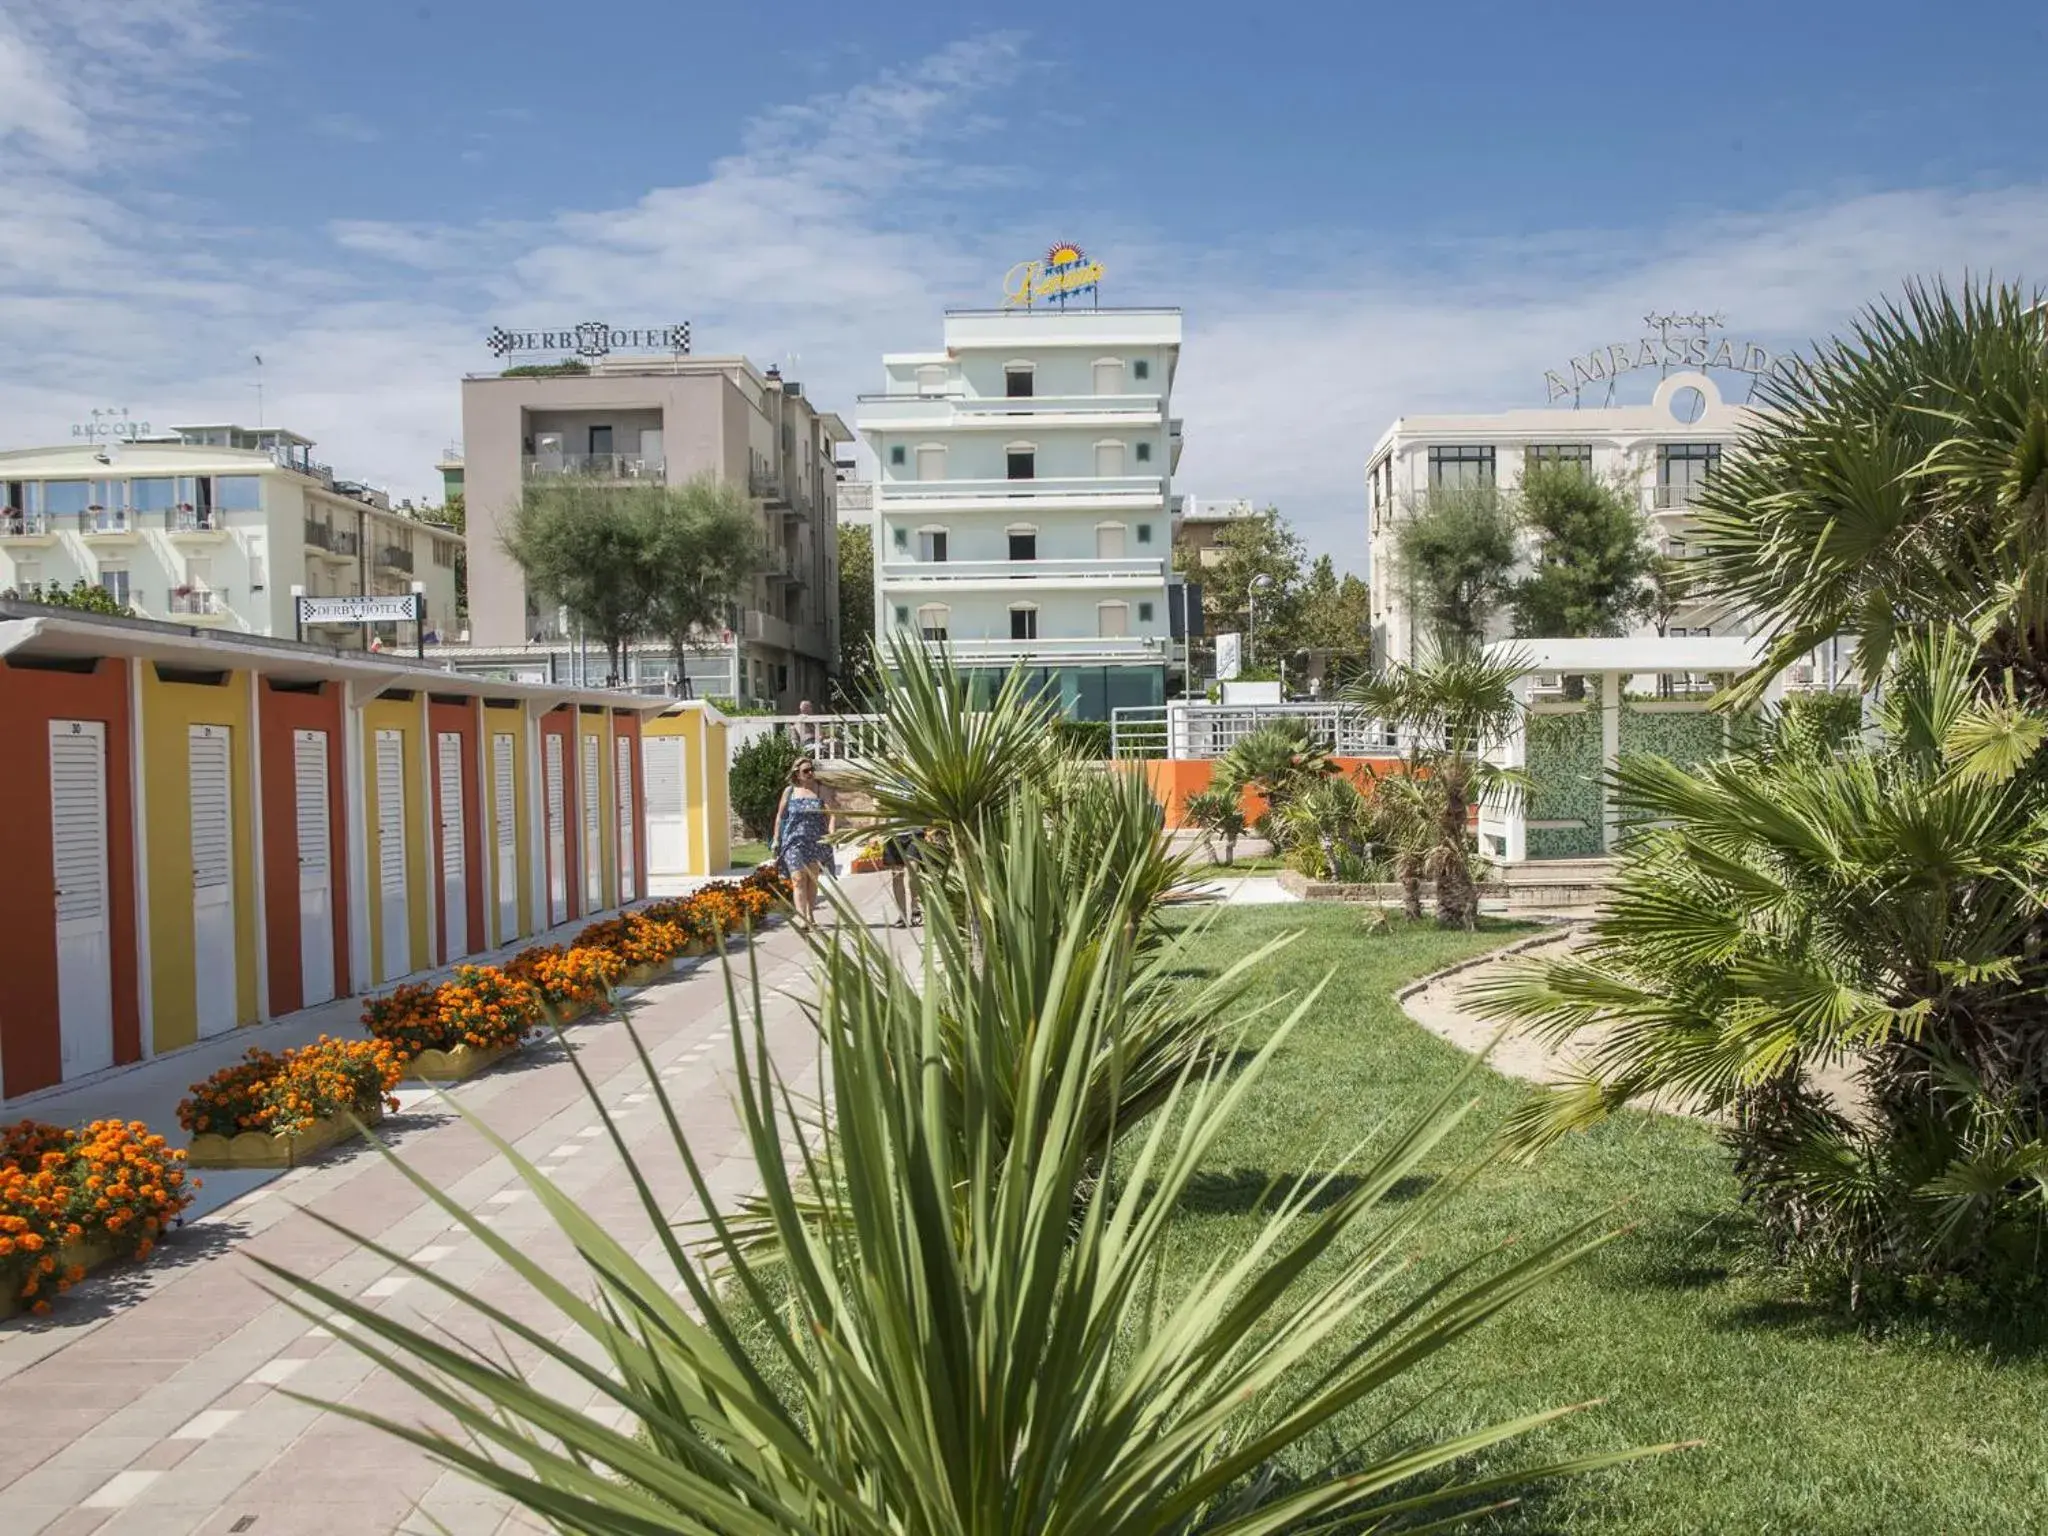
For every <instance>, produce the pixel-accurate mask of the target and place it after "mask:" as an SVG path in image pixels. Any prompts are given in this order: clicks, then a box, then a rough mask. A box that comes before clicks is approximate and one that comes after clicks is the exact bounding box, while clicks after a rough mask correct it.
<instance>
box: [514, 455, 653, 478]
mask: <svg viewBox="0 0 2048 1536" xmlns="http://www.w3.org/2000/svg"><path fill="white" fill-rule="evenodd" d="M520 462H521V463H522V464H523V465H524V466H525V472H526V478H527V479H529V480H625V481H634V482H639V481H658V480H660V479H662V478H663V476H664V474H665V473H666V471H667V467H668V461H667V460H666V459H644V458H642V457H640V456H639V455H638V454H633V453H541V454H533V455H531V456H529V457H527V458H525V459H523V460H521V461H520Z"/></svg>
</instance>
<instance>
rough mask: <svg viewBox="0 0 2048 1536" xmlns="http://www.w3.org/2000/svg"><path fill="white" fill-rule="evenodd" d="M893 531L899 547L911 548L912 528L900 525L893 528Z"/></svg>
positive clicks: (903, 548)
mask: <svg viewBox="0 0 2048 1536" xmlns="http://www.w3.org/2000/svg"><path fill="white" fill-rule="evenodd" d="M891 532H892V535H893V539H894V542H895V545H896V547H897V548H898V549H902V550H908V549H909V548H910V530H909V529H908V528H902V527H899V528H895V529H893V530H891Z"/></svg>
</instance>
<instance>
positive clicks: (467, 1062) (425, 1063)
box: [406, 1045, 519, 1083]
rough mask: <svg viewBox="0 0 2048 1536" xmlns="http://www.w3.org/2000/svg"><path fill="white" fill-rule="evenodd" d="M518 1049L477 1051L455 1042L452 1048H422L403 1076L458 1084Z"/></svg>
mask: <svg viewBox="0 0 2048 1536" xmlns="http://www.w3.org/2000/svg"><path fill="white" fill-rule="evenodd" d="M518 1049H519V1047H518V1046H516V1045H501V1046H498V1047H497V1048H496V1049H494V1050H488V1051H480V1050H478V1049H477V1048H476V1047H475V1046H473V1045H458V1046H456V1047H455V1049H454V1050H452V1051H431V1050H430V1051H421V1052H420V1053H419V1055H417V1056H415V1057H413V1059H412V1062H411V1064H410V1065H409V1066H408V1067H407V1068H406V1076H408V1077H418V1078H424V1079H425V1080H426V1081H427V1082H430V1083H459V1082H461V1081H463V1080H464V1079H465V1078H471V1077H475V1076H476V1075H477V1073H479V1072H487V1071H489V1070H490V1069H491V1068H492V1067H495V1066H496V1065H497V1064H498V1063H499V1062H501V1061H503V1060H504V1059H505V1058H506V1057H507V1056H510V1055H511V1054H512V1053H513V1052H514V1051H516V1050H518Z"/></svg>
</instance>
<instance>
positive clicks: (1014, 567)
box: [882, 555, 1166, 586]
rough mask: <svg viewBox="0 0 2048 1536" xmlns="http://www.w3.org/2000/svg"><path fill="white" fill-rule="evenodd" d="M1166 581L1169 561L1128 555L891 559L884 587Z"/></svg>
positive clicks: (884, 574) (884, 569)
mask: <svg viewBox="0 0 2048 1536" xmlns="http://www.w3.org/2000/svg"><path fill="white" fill-rule="evenodd" d="M1165 580H1166V562H1165V561H1164V560H1159V559H1144V558H1138V557H1133V556H1129V555H1123V556H1119V557H1117V558H1115V559H1109V560H889V561H884V562H883V565H882V584H883V585H884V586H899V585H900V586H911V585H917V586H921V585H924V584H926V583H947V582H965V581H1001V582H1004V583H1008V582H1012V581H1046V582H1059V581H1067V582H1084V583H1090V584H1092V583H1096V582H1101V583H1105V584H1111V583H1113V584H1120V585H1124V586H1129V585H1131V584H1133V583H1136V582H1152V583H1158V582H1163V581H1165Z"/></svg>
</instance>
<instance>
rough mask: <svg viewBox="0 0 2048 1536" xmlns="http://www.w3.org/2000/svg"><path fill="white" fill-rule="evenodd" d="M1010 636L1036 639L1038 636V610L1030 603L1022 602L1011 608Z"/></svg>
mask: <svg viewBox="0 0 2048 1536" xmlns="http://www.w3.org/2000/svg"><path fill="white" fill-rule="evenodd" d="M1010 638H1011V639H1012V640H1036V639H1037V638H1038V610H1037V609H1036V608H1033V607H1032V606H1031V605H1030V604H1028V603H1020V604H1018V605H1017V606H1016V607H1014V608H1012V609H1011V610H1010Z"/></svg>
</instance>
